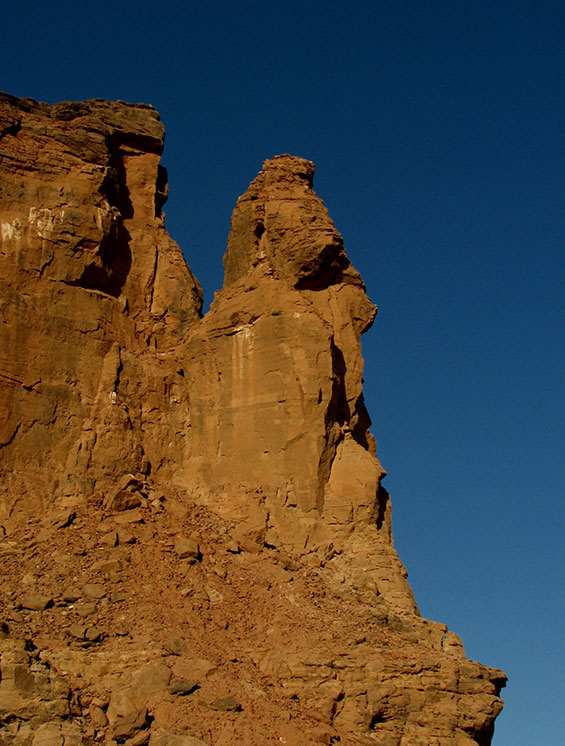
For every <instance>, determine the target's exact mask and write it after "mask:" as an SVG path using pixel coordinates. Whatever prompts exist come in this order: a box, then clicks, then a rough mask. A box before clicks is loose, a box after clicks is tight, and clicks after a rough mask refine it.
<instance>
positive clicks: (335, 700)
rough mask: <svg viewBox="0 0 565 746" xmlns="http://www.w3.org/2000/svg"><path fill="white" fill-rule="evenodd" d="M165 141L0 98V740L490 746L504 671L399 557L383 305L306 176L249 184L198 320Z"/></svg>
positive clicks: (262, 178)
mask: <svg viewBox="0 0 565 746" xmlns="http://www.w3.org/2000/svg"><path fill="white" fill-rule="evenodd" d="M163 136H164V131H163V127H162V125H161V123H160V120H159V116H158V114H157V113H156V112H155V111H154V110H153V109H152V108H151V107H148V106H142V105H137V106H132V105H129V104H125V103H107V102H102V101H89V102H86V103H62V104H57V105H55V106H47V105H45V104H38V103H36V102H33V101H31V100H27V99H16V98H13V97H11V96H7V95H5V94H1V95H0V200H1V211H0V220H1V229H2V234H1V244H0V251H1V256H2V266H3V271H2V276H1V279H0V304H1V318H2V325H1V327H0V392H1V396H2V401H3V405H4V406H3V408H4V412H5V416H4V418H3V419H2V424H1V425H0V428H1V429H0V475H1V478H0V522H1V523H2V525H3V526H4V528H3V533H4V539H3V541H2V544H1V545H0V553H2V555H3V557H4V561H5V563H6V568H7V570H6V576H5V580H4V581H3V583H2V586H1V589H2V591H3V593H4V595H5V605H4V608H5V609H6V613H5V621H4V624H3V627H2V633H3V636H4V638H3V640H2V647H3V649H4V654H3V658H2V679H1V681H0V694H2V693H3V695H4V700H2V701H6V702H7V703H8V704H6V705H0V717H3V718H4V721H3V725H0V742H1V739H2V738H4V743H6V744H15V743H22V744H28V743H29V744H34V745H35V746H38V745H39V744H42V743H60V744H71V743H72V744H75V743H85V744H86V743H93V742H98V741H104V740H105V742H106V743H128V744H130V746H135V744H138V745H139V744H143V743H147V742H149V743H151V744H157V745H159V744H161V746H167V745H169V746H179V745H180V746H182V745H183V744H195V743H208V744H210V746H211V745H212V744H214V745H215V744H224V743H225V744H228V743H235V742H239V743H246V744H269V743H273V744H275V743H278V744H280V743H281V742H284V743H289V744H298V743H300V744H307V743H338V742H339V743H344V744H354V743H367V744H370V743H376V744H383V746H384V745H386V746H389V745H390V746H393V745H396V744H402V746H408V744H458V745H461V746H462V745H463V744H465V743H468V744H472V743H478V744H488V743H490V739H491V735H492V729H493V723H494V719H495V717H496V715H497V714H498V712H499V711H500V709H501V706H502V703H501V700H500V699H499V697H498V693H499V691H500V688H501V686H503V685H504V681H505V677H504V674H502V672H500V671H498V670H495V669H489V668H486V667H484V666H482V665H480V664H478V663H474V662H472V661H468V660H467V659H466V658H465V655H464V651H463V647H462V645H461V643H460V641H459V639H458V638H457V636H456V635H455V634H454V633H452V632H450V631H448V630H447V628H446V627H445V626H444V625H441V624H437V623H433V622H428V621H426V620H424V619H422V618H421V617H420V616H419V614H418V610H417V607H416V604H415V602H414V599H413V596H412V593H411V590H410V588H409V586H408V584H407V582H406V573H405V571H404V568H403V567H402V564H401V563H400V561H399V559H398V557H397V555H396V552H395V551H394V548H393V545H392V538H391V524H390V503H389V498H388V495H387V493H386V490H385V489H384V488H383V486H382V485H381V479H382V477H383V476H384V471H383V469H382V467H381V465H380V463H379V461H378V459H377V456H376V449H375V442H374V439H373V437H372V435H371V434H370V432H369V425H370V420H369V416H368V414H367V411H366V409H365V406H364V403H363V393H362V374H363V360H362V357H361V348H360V337H361V334H362V333H363V332H365V331H366V330H367V329H368V328H369V327H370V326H371V324H372V322H373V319H374V316H375V313H376V309H375V307H374V306H373V305H372V303H371V302H370V301H369V299H368V298H367V295H366V293H365V288H364V285H363V283H362V281H361V279H360V277H359V274H358V273H357V271H356V270H355V269H354V268H353V266H352V265H351V263H350V262H349V259H348V258H347V255H346V253H345V250H344V247H343V241H342V238H341V236H340V235H339V233H338V232H337V230H336V228H335V226H334V224H333V222H332V221H331V219H330V217H329V216H328V213H327V210H326V209H325V207H324V205H323V203H322V201H321V200H320V199H319V198H318V197H317V195H316V194H315V193H314V191H313V189H312V181H313V174H314V166H313V164H312V163H310V162H309V161H306V160H304V159H301V158H296V157H292V156H277V157H275V158H273V159H272V160H269V161H266V162H265V163H264V164H263V170H262V171H261V173H260V174H259V175H258V176H257V178H256V179H255V180H254V181H253V182H252V183H251V185H250V186H249V188H248V190H247V191H246V192H245V194H244V195H243V196H242V197H240V199H239V200H238V202H237V205H236V207H235V210H234V212H233V215H232V227H231V232H230V236H229V238H228V247H227V252H226V255H225V258H224V266H225V281H224V287H223V289H222V290H221V291H220V292H218V293H217V295H216V298H215V300H214V303H213V304H212V307H211V309H210V311H209V312H208V313H207V314H206V315H205V316H204V317H203V318H201V305H202V299H201V292H200V288H199V286H198V283H197V281H196V280H195V279H194V277H193V276H192V274H191V272H190V270H189V269H188V267H187V266H186V264H185V262H184V260H183V258H182V255H181V253H180V250H179V248H178V246H177V245H176V244H175V243H174V242H173V241H172V240H171V239H170V237H169V236H168V234H167V233H166V231H165V229H164V225H163V215H162V206H163V204H164V202H165V200H166V192H167V186H166V172H165V170H164V169H163V168H162V166H160V163H159V161H160V155H161V151H162V147H163ZM69 583H70V585H71V586H73V587H72V588H71V589H70V590H69ZM93 587H95V590H94V591H93ZM24 591H25V593H24ZM30 598H31V599H32V600H31V601H30V600H29V599H30ZM38 599H39V600H38ZM41 599H42V600H41ZM34 606H35V607H37V608H31V607H34ZM85 607H87V608H86V611H87V612H88V613H85ZM85 619H86V620H87V622H84V620H85ZM93 630H94V631H93ZM124 630H125V631H124ZM26 640H27V641H26ZM187 677H188V678H189V679H190V681H191V682H192V684H194V686H193V688H192V689H190V691H191V692H193V693H192V694H190V696H188V693H187V692H186V691H185V692H182V693H181V696H179V691H176V690H174V687H175V681H176V682H177V683H176V687H177V690H178V689H179V687H180V688H181V689H182V686H185V688H186V686H187V683H186V678H187ZM179 681H184V682H185V684H183V685H181V684H179V683H178V682H179ZM22 682H24V684H22ZM148 682H149V683H148ZM163 682H164V683H163ZM171 682H172V683H171ZM189 683H190V682H189ZM189 688H190V687H189ZM195 691H198V692H199V694H197V695H195V694H194V692H195ZM223 695H225V696H223ZM227 695H230V697H231V698H232V701H231V704H229V702H228V700H229V698H230V697H228V696H227ZM218 702H220V704H219V705H218ZM226 702H228V704H226ZM234 702H235V704H234ZM2 708H4V709H2ZM136 708H137V709H136ZM144 708H145V709H144ZM42 739H43V740H42ZM45 739H51V740H45ZM53 739H59V740H53ZM73 739H74V740H73ZM136 739H137V740H136ZM183 739H184V740H183Z"/></svg>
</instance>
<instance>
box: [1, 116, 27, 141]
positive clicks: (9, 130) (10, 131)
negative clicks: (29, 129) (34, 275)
mask: <svg viewBox="0 0 565 746" xmlns="http://www.w3.org/2000/svg"><path fill="white" fill-rule="evenodd" d="M21 128H22V122H21V120H20V119H16V120H15V121H13V122H10V124H7V125H5V126H4V127H3V128H2V129H0V140H2V138H3V137H6V135H14V136H15V135H17V134H18V132H19V131H20V130H21Z"/></svg>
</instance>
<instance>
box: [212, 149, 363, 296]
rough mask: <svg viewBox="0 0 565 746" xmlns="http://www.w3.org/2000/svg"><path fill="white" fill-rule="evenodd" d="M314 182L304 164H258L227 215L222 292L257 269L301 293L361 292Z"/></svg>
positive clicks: (291, 160)
mask: <svg viewBox="0 0 565 746" xmlns="http://www.w3.org/2000/svg"><path fill="white" fill-rule="evenodd" d="M313 178H314V164H313V163H312V162H311V161H308V160H306V159H305V158H299V157H297V156H292V155H278V156H275V157H274V158H271V159H269V160H266V161H265V162H264V163H263V169H262V171H261V172H260V173H259V175H258V176H257V177H256V178H255V179H254V180H253V181H252V182H251V184H250V185H249V188H248V189H247V191H246V192H245V194H243V195H242V196H241V197H240V198H239V199H238V201H237V204H236V206H235V209H234V211H233V214H232V219H231V231H230V235H229V237H228V246H227V251H226V254H225V256H224V269H225V278H224V287H226V286H227V285H231V284H232V283H233V282H236V281H237V280H239V279H241V278H242V277H245V275H247V274H248V272H250V270H251V269H252V268H253V267H256V266H257V265H263V266H264V267H265V269H266V270H267V271H268V272H269V273H271V274H272V275H273V276H276V277H278V278H280V279H285V280H287V281H288V282H289V283H290V284H291V285H292V286H293V287H295V288H297V289H300V290H306V289H307V290H322V289H324V288H327V287H329V286H330V285H335V284H338V283H347V284H354V285H358V286H360V287H363V283H362V282H361V278H360V277H359V274H358V272H357V271H356V270H355V269H354V267H353V266H352V264H351V262H350V261H349V259H348V257H347V254H346V253H345V249H344V247H343V239H342V237H341V235H340V233H339V232H338V231H337V229H336V227H335V225H334V223H333V221H332V219H331V218H330V216H329V215H328V211H327V209H326V207H325V206H324V203H323V202H322V200H321V199H320V198H319V197H318V195H317V194H316V193H315V192H314V191H313V189H312V184H313Z"/></svg>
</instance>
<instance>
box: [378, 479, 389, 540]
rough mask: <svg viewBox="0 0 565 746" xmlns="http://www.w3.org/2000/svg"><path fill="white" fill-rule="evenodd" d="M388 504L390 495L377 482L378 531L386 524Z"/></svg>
mask: <svg viewBox="0 0 565 746" xmlns="http://www.w3.org/2000/svg"><path fill="white" fill-rule="evenodd" d="M389 502H390V495H389V494H388V492H387V491H386V490H385V488H384V487H383V486H382V484H381V483H380V482H379V486H378V487H377V530H378V531H380V530H381V528H382V527H383V526H384V525H385V524H386V519H387V513H388V506H389Z"/></svg>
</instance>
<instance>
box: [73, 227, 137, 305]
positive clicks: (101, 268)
mask: <svg viewBox="0 0 565 746" xmlns="http://www.w3.org/2000/svg"><path fill="white" fill-rule="evenodd" d="M130 241H131V236H130V234H129V232H128V230H127V229H126V228H125V227H124V225H123V224H122V223H121V221H119V222H118V221H114V222H113V223H112V227H111V229H110V231H109V233H108V234H106V235H105V236H104V237H103V239H102V241H101V242H100V246H99V248H98V252H97V254H98V257H99V258H100V262H96V261H94V262H91V263H90V264H89V265H87V266H86V267H85V268H84V270H83V272H82V275H81V276H80V277H79V278H78V279H77V280H70V281H66V282H65V284H66V285H71V286H76V287H81V288H84V289H85V290H99V291H101V292H102V293H106V294H107V295H111V296H113V297H114V298H119V296H120V295H121V293H122V288H123V286H124V284H125V282H126V279H127V276H128V274H129V271H130V269H131V262H132V255H131V249H130Z"/></svg>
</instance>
